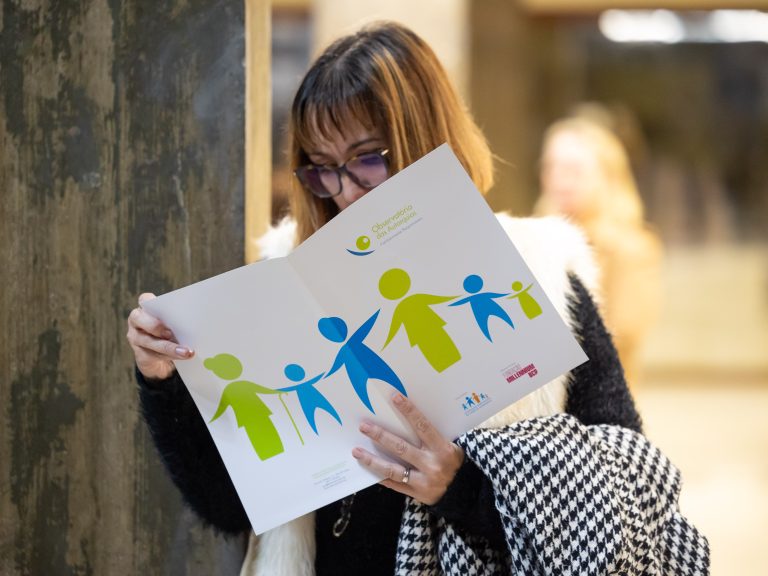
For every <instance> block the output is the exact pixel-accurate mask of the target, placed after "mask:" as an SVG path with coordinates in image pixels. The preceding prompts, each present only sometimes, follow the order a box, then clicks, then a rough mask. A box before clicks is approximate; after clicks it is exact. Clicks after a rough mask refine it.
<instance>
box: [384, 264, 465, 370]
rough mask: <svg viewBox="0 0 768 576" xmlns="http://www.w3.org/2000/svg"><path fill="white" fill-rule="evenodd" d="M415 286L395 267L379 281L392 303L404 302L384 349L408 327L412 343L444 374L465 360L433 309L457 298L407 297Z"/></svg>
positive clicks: (393, 317)
mask: <svg viewBox="0 0 768 576" xmlns="http://www.w3.org/2000/svg"><path fill="white" fill-rule="evenodd" d="M410 287H411V278H410V276H408V273H407V272H406V271H405V270H402V269H401V268H392V269H390V270H387V271H386V272H384V274H382V275H381V278H380V279H379V292H380V293H381V295H382V296H384V298H386V299H388V300H400V299H401V298H402V300H401V301H400V303H399V304H398V305H397V307H396V308H395V311H394V313H393V314H392V323H391V324H390V327H389V335H388V336H387V340H386V342H384V346H383V347H382V349H383V348H386V347H387V345H388V344H389V343H390V342H391V341H392V338H394V337H395V335H396V334H397V332H398V331H399V330H400V327H401V326H403V327H404V328H405V332H406V334H407V335H408V343H409V344H410V345H411V347H414V346H416V347H418V349H419V351H420V352H421V353H422V354H423V355H424V358H425V359H426V360H427V362H429V364H430V366H432V368H434V369H435V370H436V371H437V372H442V371H443V370H445V369H447V368H448V367H450V366H452V365H453V364H455V363H456V362H458V361H459V360H461V354H460V353H459V350H458V348H456V344H454V343H453V340H451V337H450V336H449V335H448V332H446V331H445V328H443V326H445V324H446V322H445V320H443V319H442V318H441V317H440V316H438V315H437V314H436V313H435V312H434V311H433V310H432V308H430V306H432V305H434V304H441V303H442V302H450V301H451V300H455V299H456V296H436V295H434V294H412V295H411V296H408V297H407V298H403V297H404V296H405V295H406V294H407V293H408V290H409V289H410Z"/></svg>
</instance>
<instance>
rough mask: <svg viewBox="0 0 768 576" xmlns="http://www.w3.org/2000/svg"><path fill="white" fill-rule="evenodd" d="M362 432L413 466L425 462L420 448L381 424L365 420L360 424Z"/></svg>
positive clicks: (385, 449)
mask: <svg viewBox="0 0 768 576" xmlns="http://www.w3.org/2000/svg"><path fill="white" fill-rule="evenodd" d="M360 432H362V433H363V434H365V435H366V436H368V437H369V438H370V439H371V440H373V441H374V442H375V443H376V444H377V445H378V446H380V447H381V448H382V449H383V450H384V451H385V452H387V453H389V454H392V456H395V457H397V458H399V459H400V460H403V461H404V462H408V463H409V464H410V465H412V466H416V467H418V466H420V465H421V464H423V462H422V461H423V458H422V453H421V450H420V449H419V448H417V447H416V446H414V445H413V444H411V443H410V442H407V441H405V440H404V439H402V438H400V437H399V436H396V435H395V434H392V433H391V432H388V431H387V430H385V429H384V428H382V427H381V426H378V425H376V424H372V423H370V422H363V423H362V424H360Z"/></svg>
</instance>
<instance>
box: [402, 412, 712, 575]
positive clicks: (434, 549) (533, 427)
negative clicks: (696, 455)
mask: <svg viewBox="0 0 768 576" xmlns="http://www.w3.org/2000/svg"><path fill="white" fill-rule="evenodd" d="M457 442H458V443H459V444H460V445H461V446H462V448H464V450H465V452H466V454H467V457H468V458H470V459H472V460H473V461H474V462H475V463H476V464H477V465H478V467H479V468H480V469H481V470H482V471H483V473H484V474H485V475H486V476H487V477H488V478H489V479H490V480H491V482H492V483H493V485H494V493H495V496H496V507H497V509H498V510H499V513H500V515H501V519H502V524H503V526H504V531H505V533H506V538H507V550H501V551H500V550H492V549H490V547H489V546H488V544H487V543H486V542H485V541H484V540H482V539H479V538H477V537H471V536H468V535H466V534H462V533H460V531H459V530H457V529H454V528H453V527H452V526H451V525H449V524H446V523H445V522H444V521H443V520H442V519H436V518H435V517H434V516H433V515H432V514H430V512H429V510H428V509H427V507H426V506H424V505H423V504H419V503H417V502H415V501H414V500H411V499H409V500H408V503H407V505H406V510H405V513H404V515H403V521H402V524H401V527H400V537H399V542H398V550H397V569H396V574H398V575H403V576H405V575H408V576H412V575H415V574H420V575H433V574H434V575H439V574H446V575H456V576H459V575H461V576H474V575H478V576H491V575H496V574H524V575H533V574H536V575H538V574H555V575H558V576H569V575H574V576H584V575H592V574H594V575H598V574H600V575H603V574H625V575H628V576H631V575H640V574H642V575H656V574H659V575H675V576H687V575H699V574H708V573H709V547H708V544H707V541H706V539H705V538H704V536H702V535H701V534H700V533H699V532H698V531H697V530H696V529H695V528H694V527H693V526H692V525H691V524H689V523H688V522H687V521H686V519H685V518H684V517H683V516H681V515H680V512H679V510H678V506H677V499H678V495H679V492H680V473H679V472H678V471H677V469H676V468H675V467H674V466H673V465H672V464H671V463H670V462H669V460H667V458H666V457H665V456H664V455H663V454H661V452H659V450H657V449H656V448H654V447H653V446H652V445H651V444H650V443H649V442H648V441H647V440H646V439H645V438H644V437H643V436H641V435H640V434H637V433H636V432H633V431H631V430H627V429H626V428H621V427H618V426H609V425H597V426H584V425H583V424H581V423H580V422H579V421H578V420H577V419H575V418H574V417H572V416H569V415H566V414H561V415H557V416H552V417H547V418H537V419H532V420H525V421H521V422H518V423H516V424H513V425H511V426H507V427H504V428H498V429H485V430H484V429H476V430H472V431H470V432H468V433H467V434H465V435H464V436H462V437H461V438H459V440H458V441H457Z"/></svg>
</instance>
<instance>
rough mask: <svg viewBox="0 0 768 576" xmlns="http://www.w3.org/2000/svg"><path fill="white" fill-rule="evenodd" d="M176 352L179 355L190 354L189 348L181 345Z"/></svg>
mask: <svg viewBox="0 0 768 576" xmlns="http://www.w3.org/2000/svg"><path fill="white" fill-rule="evenodd" d="M176 354H178V355H179V356H189V350H187V349H186V348H182V347H181V346H179V347H178V348H176Z"/></svg>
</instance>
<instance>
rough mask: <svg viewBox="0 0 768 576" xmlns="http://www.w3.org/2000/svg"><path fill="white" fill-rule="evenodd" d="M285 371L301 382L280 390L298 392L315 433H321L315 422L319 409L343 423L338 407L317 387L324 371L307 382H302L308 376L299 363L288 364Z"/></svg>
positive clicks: (295, 380)
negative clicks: (316, 412)
mask: <svg viewBox="0 0 768 576" xmlns="http://www.w3.org/2000/svg"><path fill="white" fill-rule="evenodd" d="M284 373H285V375H286V377H287V378H288V380H291V381H292V382H299V384H296V385H295V386H286V387H284V388H278V390H279V391H280V392H294V391H295V392H296V394H297V395H298V397H299V404H300V405H301V409H302V410H303V411H304V417H305V418H306V419H307V422H309V426H310V427H311V428H312V431H313V432H314V433H315V434H318V435H319V433H318V431H317V425H316V424H315V411H316V410H317V409H320V410H325V411H326V412H328V414H330V415H331V416H333V417H334V418H335V419H336V422H338V423H339V424H341V418H339V414H338V412H336V409H335V408H334V407H333V406H332V405H331V403H330V402H329V401H328V399H327V398H326V397H325V396H323V395H322V394H321V393H320V391H319V390H318V389H317V388H315V384H316V383H317V382H318V381H319V380H320V379H321V378H322V377H323V374H322V373H320V374H318V375H317V376H315V377H314V378H311V379H309V380H307V381H306V382H301V380H303V379H304V376H306V373H305V372H304V368H302V367H301V366H299V365H298V364H288V366H286V367H285V370H284Z"/></svg>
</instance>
